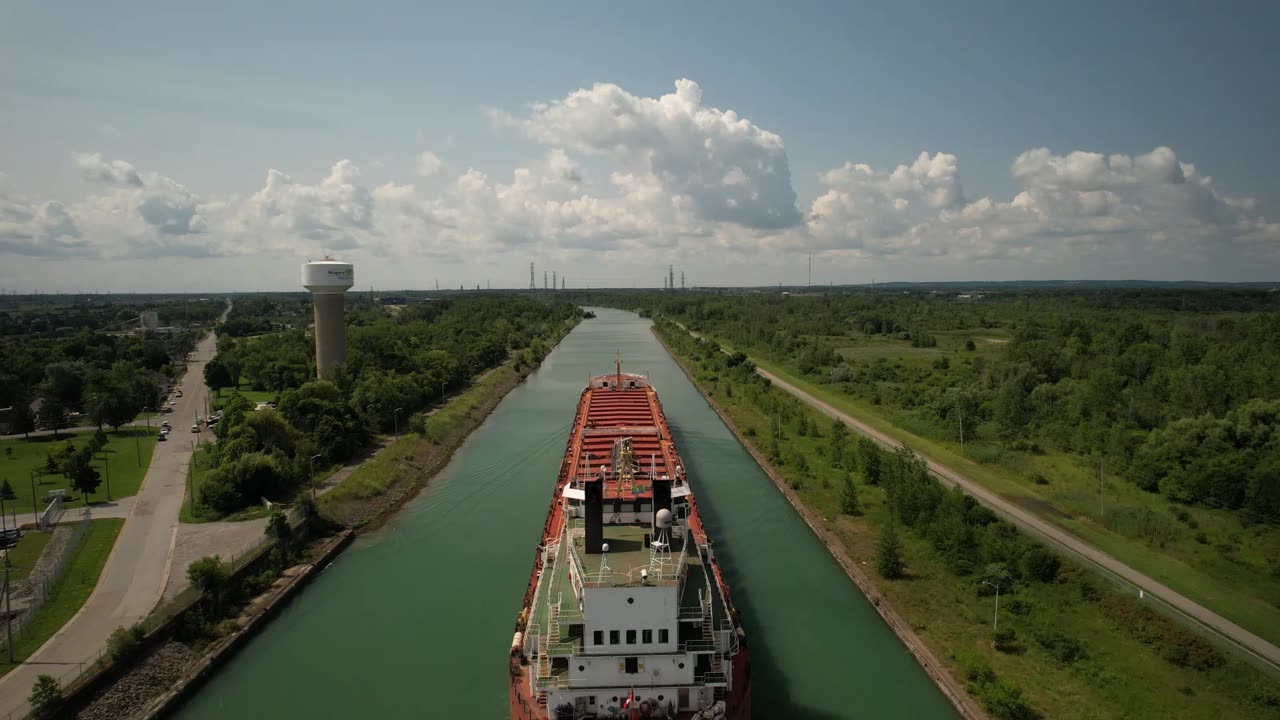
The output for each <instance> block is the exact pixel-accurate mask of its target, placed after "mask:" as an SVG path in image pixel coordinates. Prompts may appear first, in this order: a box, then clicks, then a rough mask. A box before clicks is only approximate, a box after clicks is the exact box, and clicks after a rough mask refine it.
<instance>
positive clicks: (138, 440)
mask: <svg viewBox="0 0 1280 720" xmlns="http://www.w3.org/2000/svg"><path fill="white" fill-rule="evenodd" d="M157 432H158V428H149V427H146V426H141V427H138V426H126V427H122V428H120V429H119V430H117V431H114V432H108V433H107V445H106V447H105V448H103V450H102V452H101V453H99V454H98V456H97V457H96V458H95V459H94V463H93V465H94V467H95V468H97V469H98V472H99V474H101V475H102V479H103V482H102V484H101V485H100V486H98V489H97V491H96V492H94V494H93V495H92V496H91V497H90V500H91V501H100V500H106V499H107V482H108V479H109V480H110V483H111V497H112V498H122V497H128V496H130V495H136V494H137V493H138V487H139V486H140V485H141V484H142V478H143V476H145V475H146V473H147V468H148V467H149V466H150V465H151V455H152V452H153V451H154V450H155V445H156V433H157ZM91 437H93V433H91V432H79V433H70V434H61V435H59V436H58V437H53V436H48V435H45V436H40V437H33V438H29V439H26V438H8V439H5V440H0V458H2V459H3V465H2V466H0V468H2V469H0V479H7V480H8V481H9V484H10V486H11V487H12V488H13V491H14V493H16V494H17V496H18V499H17V500H16V501H15V502H16V503H17V507H18V520H19V522H30V521H31V511H32V504H31V493H32V490H33V488H32V480H33V478H32V471H36V475H35V477H34V481H35V487H34V490H35V494H36V496H37V497H38V498H39V499H40V500H41V501H42V502H41V503H39V507H40V510H41V511H43V510H44V504H45V503H44V502H43V500H44V498H45V497H46V495H47V494H48V492H49V491H50V490H55V489H60V488H61V489H66V490H67V491H68V492H67V495H68V497H69V498H70V499H69V500H68V501H66V502H65V503H64V505H63V506H64V507H67V508H75V507H83V506H84V498H83V497H82V496H81V495H80V493H78V492H74V491H72V490H71V483H70V481H68V480H67V479H66V478H65V477H63V476H62V474H61V473H57V472H54V473H47V472H46V471H45V463H46V461H47V458H48V457H49V456H50V455H52V456H54V459H55V462H56V461H57V459H58V455H59V453H61V452H62V451H63V450H64V449H65V448H66V446H67V444H68V443H70V444H71V446H72V447H74V448H77V449H79V448H81V447H84V446H85V445H86V444H88V442H89V439H90V438H91ZM108 475H109V478H108ZM23 513H26V516H25V517H23Z"/></svg>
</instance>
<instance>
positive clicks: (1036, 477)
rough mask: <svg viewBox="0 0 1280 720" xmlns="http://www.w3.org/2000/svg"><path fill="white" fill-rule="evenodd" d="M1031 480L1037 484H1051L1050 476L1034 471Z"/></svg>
mask: <svg viewBox="0 0 1280 720" xmlns="http://www.w3.org/2000/svg"><path fill="white" fill-rule="evenodd" d="M1031 482H1033V483H1035V484H1037V485H1048V484H1049V478H1047V477H1045V476H1044V475H1041V474H1040V473H1032V474H1031Z"/></svg>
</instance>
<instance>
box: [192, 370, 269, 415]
mask: <svg viewBox="0 0 1280 720" xmlns="http://www.w3.org/2000/svg"><path fill="white" fill-rule="evenodd" d="M237 393H238V394H240V395H243V396H244V399H245V400H248V401H249V402H251V403H254V404H257V403H260V402H276V401H278V400H279V399H280V393H278V392H276V391H275V390H254V389H253V381H251V380H247V379H245V378H243V377H242V378H240V386H239V387H237V388H234V389H232V388H223V389H221V390H219V391H218V394H217V395H216V396H214V397H212V398H210V400H209V406H210V407H211V408H213V409H214V410H217V409H218V408H221V407H222V406H223V405H225V404H226V402H227V400H228V399H229V398H230V397H231V396H232V395H234V394H237Z"/></svg>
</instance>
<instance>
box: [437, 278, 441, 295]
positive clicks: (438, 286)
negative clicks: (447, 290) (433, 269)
mask: <svg viewBox="0 0 1280 720" xmlns="http://www.w3.org/2000/svg"><path fill="white" fill-rule="evenodd" d="M439 291H440V278H436V292H439Z"/></svg>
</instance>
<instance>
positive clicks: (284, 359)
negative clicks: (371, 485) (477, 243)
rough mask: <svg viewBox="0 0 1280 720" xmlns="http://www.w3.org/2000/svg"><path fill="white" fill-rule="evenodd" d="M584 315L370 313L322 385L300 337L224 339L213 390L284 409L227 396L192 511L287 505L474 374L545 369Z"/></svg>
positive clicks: (454, 308) (501, 306)
mask: <svg viewBox="0 0 1280 720" xmlns="http://www.w3.org/2000/svg"><path fill="white" fill-rule="evenodd" d="M271 310H274V309H273V308H272V309H271ZM580 316H581V311H580V310H579V309H578V308H577V307H576V306H575V305H573V304H571V303H567V302H563V301H542V300H534V299H529V298H523V297H519V296H498V297H492V296H488V297H480V298H462V299H457V300H442V301H437V302H432V303H425V304H422V305H417V306H410V307H407V308H405V309H403V310H402V311H399V312H398V314H396V315H389V314H388V313H387V311H386V310H384V309H382V308H377V307H373V306H370V307H369V309H368V310H357V311H356V312H354V313H350V314H349V316H348V321H349V325H348V327H347V359H346V362H345V363H344V365H343V366H342V367H341V368H340V369H339V370H338V372H336V373H335V374H334V376H333V377H332V378H328V379H324V380H314V379H312V378H314V376H315V369H314V359H313V358H314V353H313V350H312V345H311V341H310V339H309V338H308V337H307V336H306V335H305V334H304V332H303V331H302V330H287V331H283V332H278V333H274V334H272V335H270V336H266V337H254V338H240V339H236V338H233V337H230V336H227V337H222V336H220V337H219V341H218V346H219V351H218V355H217V357H216V358H215V359H214V360H213V361H211V362H210V363H208V364H207V365H206V370H205V377H206V381H207V382H208V383H209V385H210V387H212V388H214V389H215V390H220V389H222V388H228V387H239V385H240V383H241V380H242V379H243V380H245V381H247V382H248V383H249V384H250V385H251V386H252V387H254V388H255V389H260V390H271V391H276V392H277V393H278V394H279V398H280V401H279V404H278V407H277V408H275V409H270V408H268V409H263V410H256V411H255V410H254V408H253V404H252V403H250V402H249V401H248V400H246V399H245V398H244V397H243V396H242V395H240V394H238V393H233V394H232V395H231V396H230V398H229V399H228V400H227V402H226V403H225V405H224V407H223V414H222V418H221V420H220V421H219V422H218V424H217V429H216V434H217V441H216V443H214V445H213V447H212V448H211V449H210V450H208V451H207V452H208V462H209V464H210V465H211V466H212V469H211V470H210V472H209V473H208V474H207V476H206V477H205V478H204V480H203V482H202V483H201V485H200V488H199V490H198V499H199V502H200V503H201V504H202V505H204V506H205V507H206V508H207V509H209V510H213V511H215V512H217V513H227V512H231V511H234V510H236V509H239V508H242V507H245V506H246V505H251V504H254V503H257V502H259V501H260V500H261V499H262V498H267V499H271V500H280V499H285V498H288V497H290V496H291V495H292V494H293V493H294V492H295V491H296V490H297V488H298V487H300V486H301V485H302V484H303V483H304V482H305V481H306V480H308V479H309V478H310V476H311V472H312V470H313V469H314V468H319V467H324V466H327V465H329V464H331V463H334V462H341V461H343V460H346V459H348V458H350V457H352V456H353V455H355V454H356V453H358V452H360V451H361V450H363V449H364V448H365V447H367V446H368V445H369V443H370V441H371V440H372V437H373V435H374V434H375V433H378V432H386V431H390V430H392V429H394V428H396V427H399V428H401V429H405V428H409V427H412V426H413V425H414V424H415V423H419V422H420V417H418V413H419V412H420V411H422V410H424V409H425V408H426V407H427V406H428V405H429V404H431V403H433V402H436V401H440V400H442V399H443V398H444V396H445V394H446V393H447V392H448V391H449V390H450V389H452V388H457V387H463V386H465V385H467V384H469V383H470V382H471V380H472V378H474V377H475V376H476V375H477V374H479V373H481V372H484V371H485V370H488V369H490V368H493V367H495V366H497V365H499V364H501V363H503V362H505V361H507V360H508V358H510V357H511V356H513V355H514V356H515V362H516V363H517V364H527V363H535V362H539V361H541V360H542V358H543V356H545V354H546V352H547V350H548V348H549V347H550V346H551V344H552V343H554V342H555V341H556V340H558V339H559V337H560V335H561V333H563V332H564V331H565V329H566V328H567V326H568V325H569V324H570V323H572V322H576V321H577V319H578V318H579V317H580Z"/></svg>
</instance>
